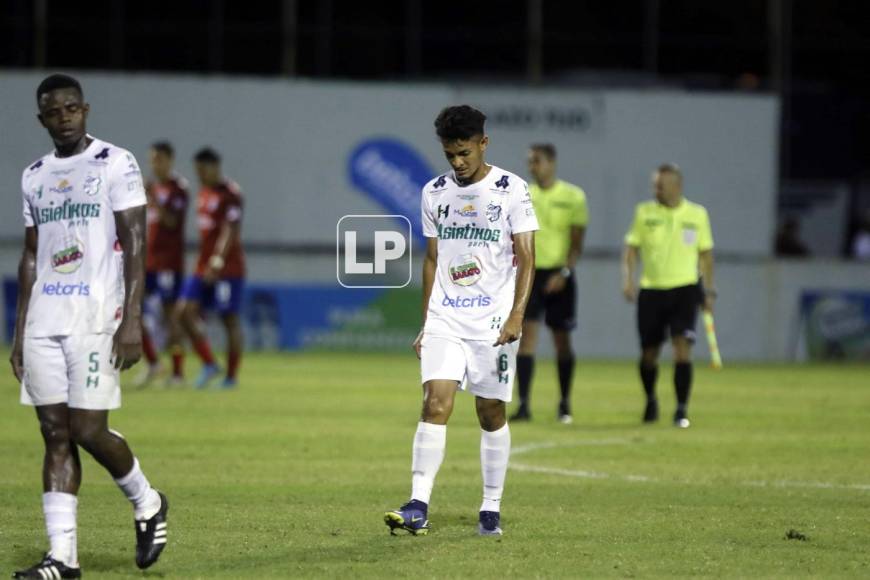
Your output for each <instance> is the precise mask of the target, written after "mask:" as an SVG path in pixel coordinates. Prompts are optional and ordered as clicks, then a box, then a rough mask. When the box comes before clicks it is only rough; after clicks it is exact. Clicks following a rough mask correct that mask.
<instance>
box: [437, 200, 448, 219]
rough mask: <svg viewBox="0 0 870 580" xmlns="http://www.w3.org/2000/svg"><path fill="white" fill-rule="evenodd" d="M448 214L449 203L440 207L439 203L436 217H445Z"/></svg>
mask: <svg viewBox="0 0 870 580" xmlns="http://www.w3.org/2000/svg"><path fill="white" fill-rule="evenodd" d="M448 215H450V204H449V203H448V204H447V205H445V206H444V207H443V208H442V207H441V204H440V203H439V204H438V214H437V217H439V218H442V217H445V218H446V217H447V216H448Z"/></svg>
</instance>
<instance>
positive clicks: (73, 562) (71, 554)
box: [42, 491, 79, 568]
mask: <svg viewBox="0 0 870 580" xmlns="http://www.w3.org/2000/svg"><path fill="white" fill-rule="evenodd" d="M78 503H79V500H78V498H77V497H76V496H74V495H73V494H71V493H62V492H58V491H49V492H46V493H44V494H42V513H44V514H45V530H46V532H48V541H49V544H50V545H51V557H52V558H54V559H55V560H59V561H61V562H63V563H64V564H66V565H67V566H70V567H71V568H78V567H79V554H78V548H77V546H76V508H77V507H78Z"/></svg>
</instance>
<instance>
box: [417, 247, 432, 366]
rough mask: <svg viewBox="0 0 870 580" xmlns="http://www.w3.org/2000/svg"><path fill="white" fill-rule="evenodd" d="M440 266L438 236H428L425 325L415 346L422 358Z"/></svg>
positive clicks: (425, 261) (424, 290) (425, 263)
mask: <svg viewBox="0 0 870 580" xmlns="http://www.w3.org/2000/svg"><path fill="white" fill-rule="evenodd" d="M437 268H438V238H426V256H424V257H423V325H422V326H421V327H420V332H419V333H418V334H417V338H415V339H414V343H413V345H412V346H413V347H414V351H415V352H416V353H417V358H420V346H421V343H422V341H423V326H426V315H427V314H429V298H430V297H431V296H432V286H433V285H434V284H435V271H436V269H437Z"/></svg>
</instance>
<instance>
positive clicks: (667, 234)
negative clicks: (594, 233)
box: [622, 163, 716, 428]
mask: <svg viewBox="0 0 870 580" xmlns="http://www.w3.org/2000/svg"><path fill="white" fill-rule="evenodd" d="M652 181H653V191H654V192H655V200H654V201H645V202H642V203H640V204H638V206H637V208H636V210H635V213H634V221H633V222H632V224H631V229H629V230H628V233H627V234H626V236H625V251H624V253H623V259H622V276H623V279H622V292H623V294H624V295H625V298H626V299H627V300H629V301H631V302H634V301H635V300H637V328H638V331H639V333H640V346H641V351H642V354H641V359H640V379H641V382H642V383H643V390H644V392H645V393H646V408H645V410H644V415H643V420H644V422H647V423H651V422H653V421H656V420H658V418H659V404H658V399H657V398H656V380H657V378H658V359H659V353H660V352H661V346H662V343H663V342H664V340H665V333H666V331H667V333H668V334H669V335H670V338H671V343H672V344H673V347H674V388H675V390H676V394H677V410H676V412H675V413H674V425H675V426H677V427H681V428H686V427H688V426H689V418H688V405H689V393H690V392H691V390H692V362H691V349H692V344H693V343H694V342H695V320H696V318H697V316H698V306H699V305H701V304H703V307H704V308H706V309H709V310H711V311H712V309H713V302H714V301H715V299H716V289H715V286H714V285H713V234H712V232H711V230H710V218H709V217H708V215H707V210H706V209H704V207H703V206H701V205H698V204H697V203H692V202H691V201H689V200H687V199H685V198H684V197H683V175H682V173H681V172H680V169H679V167H677V166H676V165H674V164H670V163H668V164H664V165H661V166H659V167H658V169H656V171H655V172H654V173H653V179H652ZM638 262H640V263H642V264H643V273H642V274H641V277H640V293H638V291H637V283H636V279H637V278H636V274H637V267H638ZM699 273H700V276H701V277H700V279H699ZM701 281H703V284H702V283H701Z"/></svg>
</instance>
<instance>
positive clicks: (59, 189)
mask: <svg viewBox="0 0 870 580" xmlns="http://www.w3.org/2000/svg"><path fill="white" fill-rule="evenodd" d="M36 99H37V104H38V107H39V115H38V118H39V121H40V122H41V123H42V126H43V127H45V129H46V130H47V131H48V134H49V136H50V137H51V139H52V141H53V142H54V147H55V148H54V151H52V152H51V153H49V154H48V155H45V156H44V157H42V158H41V159H38V160H37V161H36V162H34V163H33V164H32V165H30V166H29V167H28V168H27V169H25V170H24V174H23V176H22V182H21V187H22V192H23V197H24V200H23V212H24V225H25V234H24V251H23V254H22V257H21V262H20V264H19V267H18V288H19V294H18V307H17V311H16V320H15V341H14V343H13V345H12V356H11V357H10V362H11V363H12V371H13V373H14V374H15V377H16V378H17V379H18V380H20V381H22V392H21V399H22V403H24V404H29V405H34V406H35V407H36V416H37V418H38V419H39V426H40V430H41V432H42V438H43V440H44V442H45V458H44V462H43V472H42V485H43V492H44V493H43V496H42V506H43V512H44V514H45V525H46V530H47V532H48V540H49V544H50V546H51V548H50V550H49V551H48V553H47V554H46V555H45V557H44V558H42V560H40V561H39V562H37V563H36V564H35V565H33V566H32V567H30V568H27V569H24V570H20V571H18V572H15V574H14V577H15V578H40V579H46V578H54V579H57V578H79V577H81V568H80V567H79V561H78V552H77V547H76V509H77V505H78V501H77V497H76V496H77V494H78V490H79V485H80V483H81V479H82V466H81V462H80V460H79V450H78V449H79V447H81V448H82V449H84V450H85V451H87V452H88V453H90V454H91V455H92V456H93V457H94V459H96V460H97V462H98V463H99V464H100V465H102V466H103V467H104V468H106V470H107V471H108V472H109V473H110V474H111V475H112V477H113V478H114V479H115V482H116V483H117V484H118V487H120V488H121V490H122V491H123V492H124V494H125V495H126V496H127V498H128V499H129V500H130V502H131V503H132V504H133V513H134V520H135V521H134V525H135V529H136V564H137V565H138V566H139V567H140V568H147V567H149V566H151V565H152V564H153V563H154V562H156V561H157V558H158V557H159V556H160V553H161V552H162V551H163V548H164V547H165V546H166V539H167V529H166V513H167V510H168V503H167V500H166V496H164V495H163V494H162V493H160V492H158V491H157V490H155V489H154V488H152V487H151V485H150V483H149V482H148V479H147V478H146V477H145V475H144V474H143V473H142V470H141V468H140V466H139V461H138V460H137V459H136V457H135V456H134V455H133V453H132V452H131V451H130V448H129V446H128V445H127V442H126V441H125V440H124V438H123V437H121V435H120V434H119V433H117V432H116V431H113V430H111V429H109V422H108V421H109V410H110V409H116V408H118V407H119V406H120V405H121V389H120V384H119V377H120V371H121V370H123V369H127V368H129V367H131V366H133V365H134V364H135V363H136V361H138V360H139V357H140V356H141V351H142V297H143V291H144V286H145V191H144V189H143V185H142V175H141V173H140V172H139V166H138V164H137V163H136V159H135V158H134V157H133V155H131V154H130V153H129V152H128V151H126V150H124V149H121V148H120V147H117V146H115V145H112V144H111V143H107V142H106V141H101V140H100V139H97V138H95V137H92V136H91V135H88V133H87V131H86V127H85V125H86V121H87V118H88V114H89V112H90V107H89V106H88V104H87V103H85V101H84V97H83V94H82V89H81V86H80V85H79V83H78V81H76V80H75V79H74V78H72V77H69V76H66V75H51V76H49V77H47V78H46V79H45V80H43V81H42V83H40V85H39V87H38V88H37V90H36Z"/></svg>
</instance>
